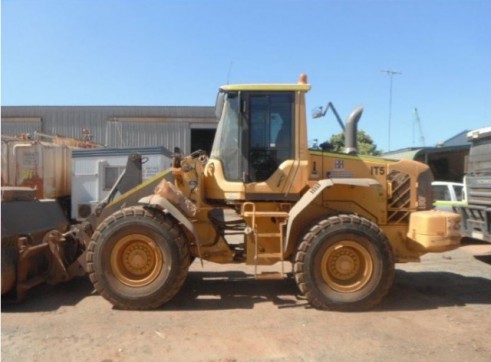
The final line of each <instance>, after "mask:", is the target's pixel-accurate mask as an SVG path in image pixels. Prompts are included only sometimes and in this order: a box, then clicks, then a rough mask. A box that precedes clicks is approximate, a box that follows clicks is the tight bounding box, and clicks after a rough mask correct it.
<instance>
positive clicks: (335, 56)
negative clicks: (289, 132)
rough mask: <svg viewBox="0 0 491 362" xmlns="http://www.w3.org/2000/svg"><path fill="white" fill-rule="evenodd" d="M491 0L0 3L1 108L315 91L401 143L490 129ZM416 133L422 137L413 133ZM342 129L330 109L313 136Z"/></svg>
mask: <svg viewBox="0 0 491 362" xmlns="http://www.w3.org/2000/svg"><path fill="white" fill-rule="evenodd" d="M490 19H491V1H488V0H461V1H452V0H442V1H439V0H438V1H430V0H426V1H425V0H407V1H388V0H385V1H381V0H380V1H375V0H372V1H371V0H359V1H355V0H352V1H350V0H344V1H341V0H339V1H329V0H324V1H307V0H304V1H293V0H283V1H279V0H278V1H270V0H261V1H254V0H248V1H231V0H227V1H222V0H209V1H191V0H187V1H186V0H181V1H163V0H160V1H157V0H154V1H150V0H139V1H134V0H104V1H102V0H99V1H97V0H2V24H1V31H2V34H1V38H2V46H1V49H2V56H1V61H2V66H1V70H2V74H1V78H2V81H1V85H2V89H1V91H2V94H1V100H2V105H164V106H169V105H189V106H194V105H213V104H214V102H215V97H216V91H217V88H218V87H219V86H220V85H222V84H225V83H227V82H228V83H272V82H280V83H283V82H296V81H297V80H298V76H299V74H300V73H307V74H308V77H309V81H310V83H311V84H312V90H311V91H310V93H309V94H308V98H307V108H308V109H309V113H310V109H312V108H314V107H316V106H321V105H325V104H326V103H327V102H328V101H331V102H333V103H334V105H335V106H336V108H337V110H338V112H339V113H340V114H341V116H342V117H343V118H346V116H347V115H348V114H349V113H350V112H351V110H352V109H353V108H355V107H356V106H358V105H363V106H364V108H365V112H364V114H363V117H362V119H361V121H360V124H359V128H361V129H364V130H366V131H367V132H368V133H369V134H370V135H371V136H372V138H373V139H374V141H375V143H376V144H377V146H378V148H379V149H382V150H387V149H388V148H389V147H388V146H389V144H388V143H389V142H388V140H389V132H388V123H389V77H388V76H387V75H386V74H384V73H382V72H381V70H384V69H391V70H395V71H400V72H402V74H401V75H396V76H394V78H393V103H392V118H391V132H390V149H392V150H394V149H399V148H404V147H411V146H419V145H421V135H420V133H419V132H418V129H417V128H416V127H415V121H414V108H415V107H416V108H417V109H418V111H419V115H420V120H421V126H422V130H423V135H424V138H425V143H426V145H427V146H433V145H435V144H436V143H437V142H440V141H443V140H446V139H448V138H450V137H452V136H454V135H455V134H457V133H459V132H461V131H463V130H465V129H475V128H479V127H484V126H490V125H491V111H490V107H491V21H490ZM413 130H415V132H413ZM339 131H340V129H339V126H338V125H337V122H336V121H335V119H334V116H333V115H332V114H329V116H328V117H327V118H322V119H318V120H311V119H310V115H309V139H310V140H312V139H314V138H317V139H319V141H324V140H326V139H328V138H329V137H330V136H331V135H332V134H333V133H338V132H339Z"/></svg>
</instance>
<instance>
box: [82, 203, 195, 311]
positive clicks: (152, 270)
mask: <svg viewBox="0 0 491 362" xmlns="http://www.w3.org/2000/svg"><path fill="white" fill-rule="evenodd" d="M188 267H189V250H188V247H187V244H186V239H185V236H184V234H183V232H182V231H181V229H180V227H179V225H178V224H177V222H176V221H175V220H174V219H172V218H170V217H168V216H165V215H163V214H162V213H160V212H158V211H155V210H147V209H145V208H143V207H139V206H138V207H129V208H126V209H123V210H121V211H118V212H116V213H114V214H113V215H111V216H110V217H108V218H107V219H106V220H104V221H103V222H102V223H101V224H100V225H99V227H98V228H97V229H96V231H95V232H94V235H93V236H92V239H91V241H90V244H89V247H88V251H87V268H88V271H89V277H90V280H91V281H92V283H93V285H94V287H95V289H96V290H97V292H99V294H101V295H102V296H103V297H104V298H105V299H107V300H108V301H109V302H111V303H112V304H113V305H114V306H115V307H116V308H120V309H154V308H157V307H159V306H161V305H162V304H164V303H166V302H167V301H169V300H170V299H171V298H172V297H174V296H175V295H176V294H177V292H178V291H179V290H180V288H181V286H182V285H183V283H184V280H185V279H186V276H187V272H188Z"/></svg>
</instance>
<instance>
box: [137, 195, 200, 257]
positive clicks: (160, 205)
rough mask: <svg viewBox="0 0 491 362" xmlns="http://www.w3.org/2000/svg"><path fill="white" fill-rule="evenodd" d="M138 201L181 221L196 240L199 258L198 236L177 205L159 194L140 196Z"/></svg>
mask: <svg viewBox="0 0 491 362" xmlns="http://www.w3.org/2000/svg"><path fill="white" fill-rule="evenodd" d="M138 203H140V204H145V205H147V206H148V207H151V208H154V209H157V210H160V211H163V212H165V213H167V214H170V215H172V216H173V217H174V218H175V219H176V220H177V221H178V222H179V223H181V224H182V225H183V226H184V227H185V228H186V229H188V230H189V232H191V233H192V234H193V236H194V239H195V240H196V245H197V247H198V255H199V257H200V259H201V250H200V247H199V244H200V242H199V240H200V239H199V236H198V234H197V233H196V229H195V228H194V225H193V224H192V223H191V221H189V219H188V218H187V217H186V216H185V215H184V214H183V213H182V212H181V210H179V209H178V208H177V207H175V206H174V205H173V204H172V203H171V202H170V201H169V200H167V199H164V198H163V197H162V196H160V195H150V196H146V197H143V198H141V199H140V200H138Z"/></svg>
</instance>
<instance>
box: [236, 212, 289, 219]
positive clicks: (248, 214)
mask: <svg viewBox="0 0 491 362" xmlns="http://www.w3.org/2000/svg"><path fill="white" fill-rule="evenodd" d="M289 215H290V214H289V213H287V212H285V211H246V212H244V217H252V216H255V217H284V218H287V217H288V216H289Z"/></svg>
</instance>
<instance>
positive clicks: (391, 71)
mask: <svg viewBox="0 0 491 362" xmlns="http://www.w3.org/2000/svg"><path fill="white" fill-rule="evenodd" d="M381 72H382V73H386V74H387V75H388V76H389V77H390V90H389V130H388V146H387V151H390V124H391V121H392V78H393V77H394V75H401V74H402V73H401V72H398V71H395V70H391V69H384V70H381Z"/></svg>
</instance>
